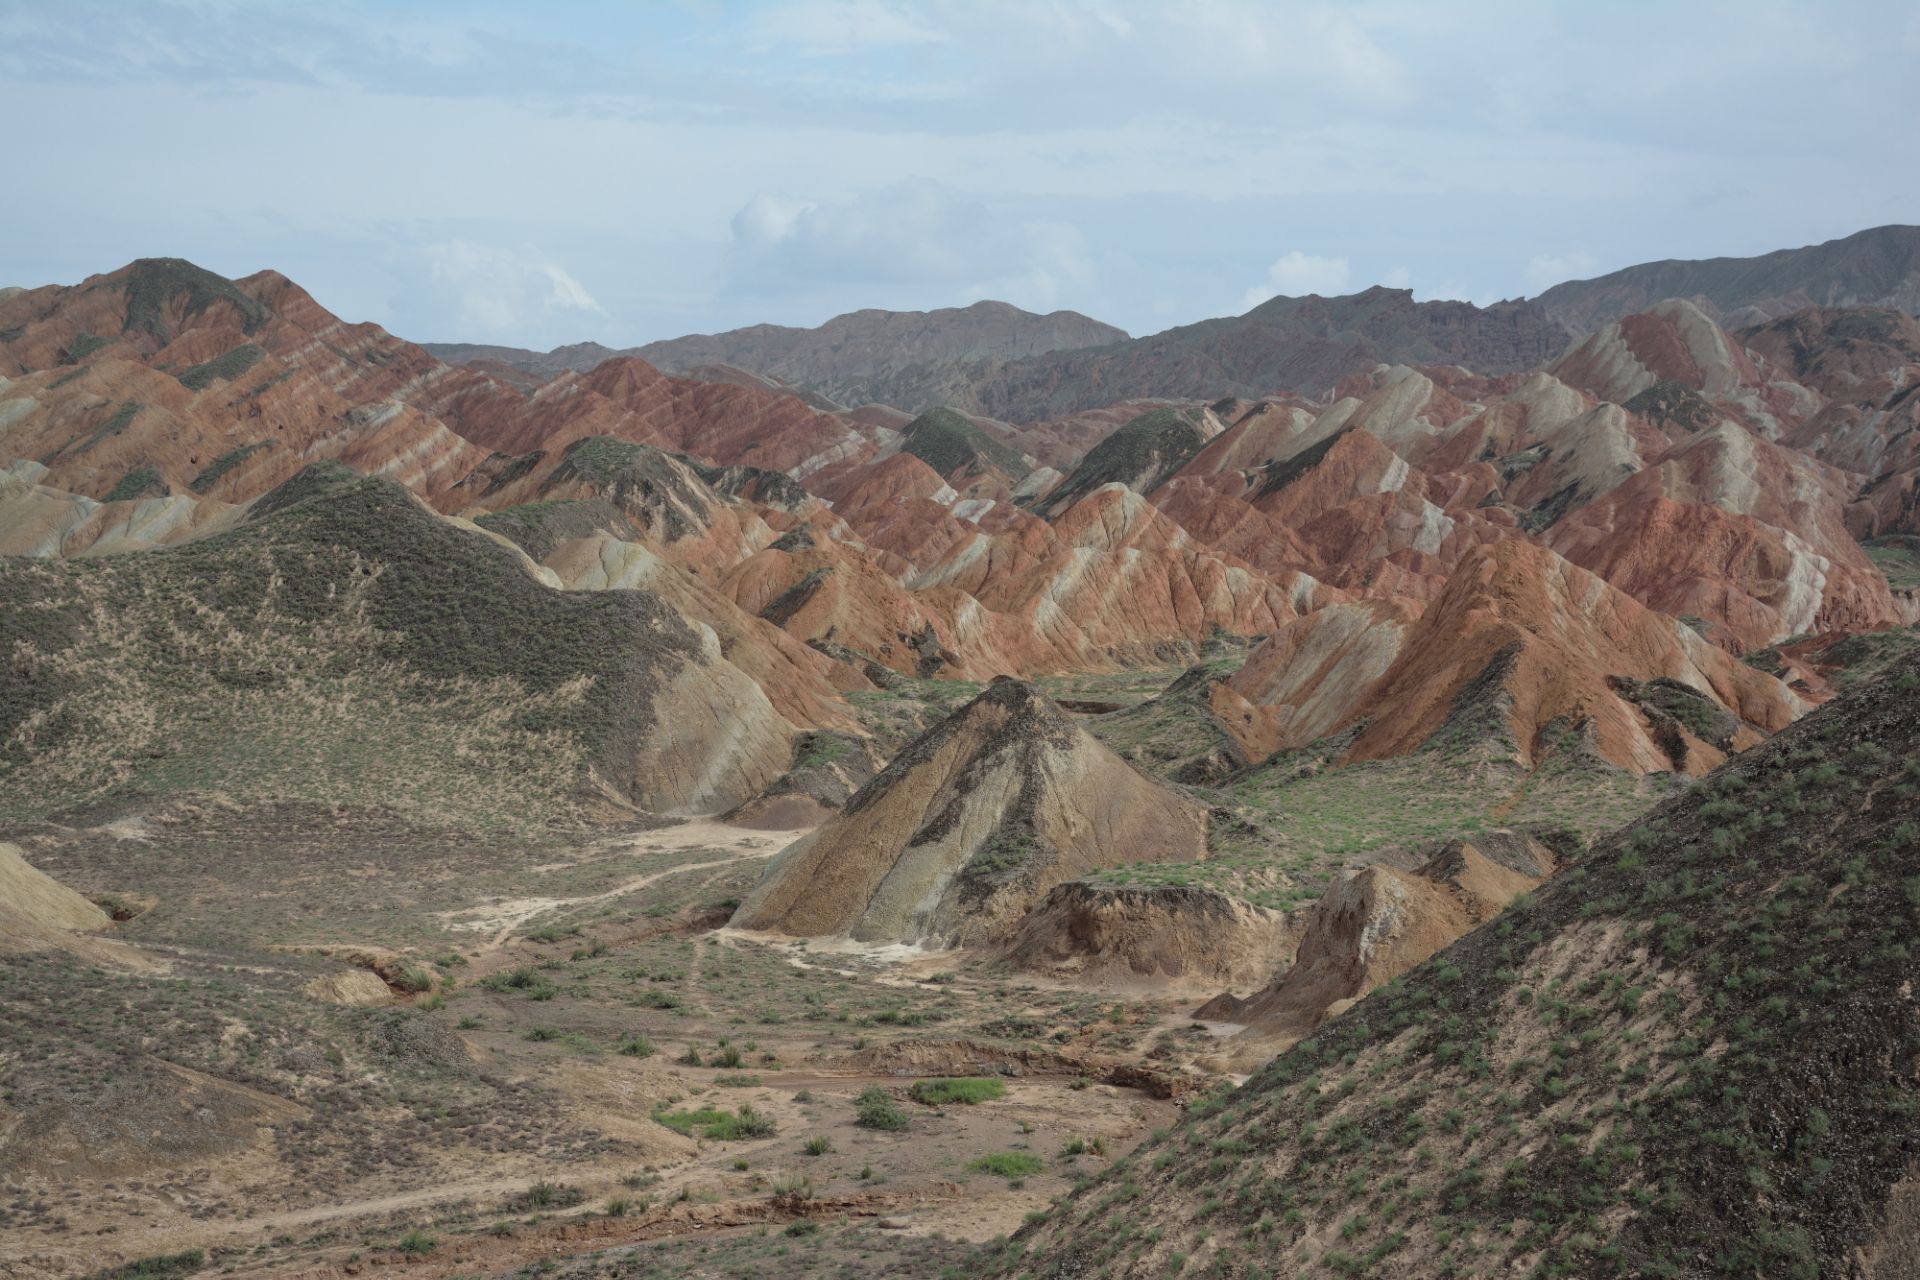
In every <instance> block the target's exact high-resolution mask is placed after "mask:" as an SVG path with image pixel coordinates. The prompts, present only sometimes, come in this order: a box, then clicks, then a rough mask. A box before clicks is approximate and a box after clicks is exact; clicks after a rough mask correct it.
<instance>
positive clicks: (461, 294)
mask: <svg viewBox="0 0 1920 1280" xmlns="http://www.w3.org/2000/svg"><path fill="white" fill-rule="evenodd" d="M426 261H427V282H428V287H429V288H431V289H432V290H433V291H434V292H436V293H438V294H440V295H441V300H442V303H443V305H444V306H446V308H447V309H448V311H449V312H450V313H451V314H452V315H453V316H454V317H456V319H457V321H458V324H459V325H460V331H461V332H462V333H471V334H474V335H488V336H492V335H500V334H511V333H517V332H524V331H525V330H526V329H528V328H529V327H531V326H533V325H536V324H538V323H539V322H542V321H546V320H550V319H552V318H554V317H556V316H558V315H561V314H563V313H568V312H572V313H577V314H581V315H592V316H599V317H602V318H605V317H606V314H607V312H606V308H604V307H602V306H601V305H600V304H599V302H597V301H596V300H595V299H594V296H593V295H592V294H591V293H589V292H587V287H586V286H585V285H583V284H581V283H580V281H579V280H578V279H576V278H575V277H574V276H573V274H572V273H571V272H569V271H568V270H567V269H566V268H565V267H563V266H561V265H560V264H559V263H557V262H553V261H550V260H549V259H547V258H546V257H545V256H544V255H542V254H540V253H539V252H538V251H537V250H533V249H508V248H503V247H501V246H499V245H489V244H479V243H476V242H475V241H472V240H448V241H443V242H441V243H439V244H433V245H429V246H427V249H426Z"/></svg>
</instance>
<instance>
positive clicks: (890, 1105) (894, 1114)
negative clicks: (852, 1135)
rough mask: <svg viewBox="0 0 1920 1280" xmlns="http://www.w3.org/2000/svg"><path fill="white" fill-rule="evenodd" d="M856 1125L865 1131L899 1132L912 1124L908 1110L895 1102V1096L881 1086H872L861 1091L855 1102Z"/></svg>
mask: <svg viewBox="0 0 1920 1280" xmlns="http://www.w3.org/2000/svg"><path fill="white" fill-rule="evenodd" d="M853 1112H854V1123H855V1124H858V1125H859V1126H860V1127H861V1128H863V1129H882V1130H886V1131H888V1132H898V1131H899V1130H901V1129H904V1128H906V1127H907V1126H908V1125H909V1124H911V1123H912V1121H910V1120H909V1119H908V1118H907V1112H906V1108H904V1107H902V1106H901V1105H900V1104H899V1103H898V1102H895V1101H894V1100H893V1095H892V1094H891V1093H888V1092H887V1091H886V1090H885V1089H882V1088H881V1087H880V1086H879V1085H871V1086H869V1087H868V1088H865V1089H862V1090H861V1091H860V1096H859V1097H857V1098H855V1099H854V1100H853Z"/></svg>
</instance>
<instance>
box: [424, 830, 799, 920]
mask: <svg viewBox="0 0 1920 1280" xmlns="http://www.w3.org/2000/svg"><path fill="white" fill-rule="evenodd" d="M804 834H806V833H805V831H804V830H800V831H751V830H748V829H746V828H744V827H734V826H729V825H727V824H726V823H723V822H714V821H711V820H705V819H701V820H696V821H693V822H686V823H682V824H681V825H679V826H677V827H667V828H664V829H662V830H660V831H649V832H646V833H644V834H642V835H638V836H635V837H633V838H631V839H629V840H625V841H622V842H621V843H620V844H619V845H617V846H615V848H616V849H617V850H618V851H619V852H621V853H627V854H657V853H673V852H676V851H679V850H687V851H689V852H691V851H693V850H710V849H715V848H716V847H719V846H732V847H733V848H734V849H735V850H737V852H734V853H732V854H729V855H728V856H726V857H723V858H711V859H708V860H706V861H704V862H689V863H682V864H681V865H679V866H674V867H667V868H664V869H662V870H659V871H650V872H648V873H647V874H645V875H641V876H634V877H632V878H630V879H627V880H624V881H622V882H621V883H619V884H617V885H615V886H614V887H613V888H611V889H604V890H602V891H600V892H599V893H589V894H584V895H582V896H579V897H573V898H510V899H507V900H506V901H504V902H497V903H491V904H488V905H486V906H479V907H461V908H459V909H458V910H454V911H442V912H437V913H436V915H437V916H438V918H439V919H440V920H441V922H442V923H444V924H445V925H446V927H447V928H449V929H453V930H466V931H472V932H480V931H483V930H488V931H490V932H489V933H488V937H487V939H486V941H485V942H484V943H482V944H481V949H482V950H483V951H497V950H499V949H500V948H501V947H504V946H505V945H506V944H507V942H508V941H509V940H510V939H511V938H512V937H513V935H514V934H515V933H518V932H519V931H520V930H522V929H524V928H525V927H526V926H527V924H528V923H529V922H531V921H533V920H537V919H539V918H540V917H541V916H544V915H548V914H550V913H552V912H555V911H560V910H563V909H566V908H569V907H580V906H586V905H590V904H592V903H595V902H606V901H608V900H610V899H613V898H621V897H625V896H626V895H628V894H630V893H637V892H638V891H640V890H641V889H644V888H646V887H647V886H648V885H650V884H654V883H656V882H658V881H661V880H665V879H668V878H669V877H672V876H677V875H684V874H686V873H688V872H693V871H711V870H714V869H716V868H720V867H731V866H735V865H738V864H739V863H742V862H753V861H764V860H765V859H768V858H771V857H772V856H773V855H774V854H776V853H778V852H779V851H780V850H781V849H784V848H785V847H786V846H787V845H788V844H790V843H792V842H793V841H794V840H796V839H798V838H799V837H800V836H802V835H804Z"/></svg>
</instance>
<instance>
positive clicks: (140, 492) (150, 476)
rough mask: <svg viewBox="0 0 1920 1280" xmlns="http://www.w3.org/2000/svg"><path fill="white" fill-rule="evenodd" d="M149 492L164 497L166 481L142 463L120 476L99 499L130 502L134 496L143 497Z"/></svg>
mask: <svg viewBox="0 0 1920 1280" xmlns="http://www.w3.org/2000/svg"><path fill="white" fill-rule="evenodd" d="M149 493H152V494H155V495H156V496H159V497H165V496H166V493H167V482H166V481H165V480H163V479H161V478H160V473H159V472H158V471H155V470H154V469H153V468H152V467H149V466H147V465H146V464H145V463H142V464H141V465H140V466H137V467H134V468H133V469H132V470H130V471H128V472H127V474H125V475H123V476H121V477H120V482H119V483H118V484H116V485H114V486H113V488H111V489H109V490H107V496H106V497H104V498H102V499H100V501H102V502H132V501H133V500H134V499H135V498H141V497H145V496H146V495H147V494H149Z"/></svg>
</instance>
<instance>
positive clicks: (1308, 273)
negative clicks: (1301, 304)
mask: <svg viewBox="0 0 1920 1280" xmlns="http://www.w3.org/2000/svg"><path fill="white" fill-rule="evenodd" d="M1351 274H1352V271H1351V268H1349V266H1348V265H1347V260H1346V259H1345V258H1321V257H1316V256H1315V255H1313V254H1310V253H1302V252H1300V250H1298V249H1294V250H1292V251H1291V252H1289V253H1284V254H1282V255H1280V256H1279V257H1278V258H1275V259H1274V261H1273V265H1272V266H1270V267H1268V268H1267V278H1266V279H1265V280H1263V281H1261V282H1260V283H1259V284H1256V285H1254V286H1253V287H1252V288H1250V289H1248V290H1247V291H1246V293H1244V294H1242V295H1241V297H1240V309H1241V310H1242V311H1247V310H1251V309H1252V308H1254V307H1257V306H1259V305H1260V304H1261V303H1263V302H1265V301H1266V300H1267V299H1269V298H1298V297H1303V296H1305V295H1306V294H1309V293H1318V294H1322V295H1325V296H1328V297H1332V296H1334V295H1337V294H1342V293H1345V292H1346V291H1347V279H1348V277H1349V276H1350V275H1351Z"/></svg>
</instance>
